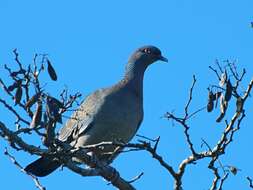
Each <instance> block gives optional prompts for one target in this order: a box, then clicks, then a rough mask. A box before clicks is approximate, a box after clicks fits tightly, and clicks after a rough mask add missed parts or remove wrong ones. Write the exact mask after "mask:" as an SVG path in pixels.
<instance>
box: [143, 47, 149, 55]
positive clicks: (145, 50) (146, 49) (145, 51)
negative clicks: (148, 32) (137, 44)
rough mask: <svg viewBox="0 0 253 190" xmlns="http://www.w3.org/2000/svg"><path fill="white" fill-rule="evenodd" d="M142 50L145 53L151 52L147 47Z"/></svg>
mask: <svg viewBox="0 0 253 190" xmlns="http://www.w3.org/2000/svg"><path fill="white" fill-rule="evenodd" d="M143 52H144V53H147V54H150V53H151V51H150V49H148V48H145V49H144V50H143Z"/></svg>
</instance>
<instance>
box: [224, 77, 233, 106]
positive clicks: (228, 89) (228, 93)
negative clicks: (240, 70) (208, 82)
mask: <svg viewBox="0 0 253 190" xmlns="http://www.w3.org/2000/svg"><path fill="white" fill-rule="evenodd" d="M232 91H233V86H232V84H231V82H230V80H228V82H227V84H226V92H225V100H226V101H227V102H228V101H229V100H230V99H231V97H232Z"/></svg>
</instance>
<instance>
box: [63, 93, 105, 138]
mask: <svg viewBox="0 0 253 190" xmlns="http://www.w3.org/2000/svg"><path fill="white" fill-rule="evenodd" d="M104 96H105V92H104V90H103V89H101V90H97V91H95V92H94V93H92V94H90V95H89V96H87V98H86V99H85V100H84V101H83V103H82V104H81V105H80V107H79V108H78V110H76V111H75V112H74V113H73V115H72V116H71V118H70V119H69V120H68V121H67V123H66V125H65V126H64V127H63V128H62V129H61V130H60V131H59V136H58V139H59V140H61V141H67V140H68V139H69V138H70V139H75V138H76V137H78V136H79V135H80V134H83V133H86V132H87V131H88V130H89V128H91V127H92V124H93V122H94V116H95V115H96V113H97V112H98V110H99V108H100V106H101V105H102V104H103V101H104ZM70 141H72V140H70Z"/></svg>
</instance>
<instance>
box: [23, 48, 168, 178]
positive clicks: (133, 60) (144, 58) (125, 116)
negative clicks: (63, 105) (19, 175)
mask: <svg viewBox="0 0 253 190" xmlns="http://www.w3.org/2000/svg"><path fill="white" fill-rule="evenodd" d="M159 60H160V61H163V62H168V60H167V59H166V58H165V57H163V56H162V54H161V51H160V50H159V49H158V48H157V47H155V46H152V45H147V46H143V47H141V48H138V49H137V50H136V51H135V52H134V53H133V54H132V55H131V56H130V58H129V60H128V63H127V65H126V69H125V74H124V77H123V78H122V79H121V80H120V81H119V82H117V83H116V84H115V85H113V86H111V87H108V88H102V89H99V90H96V91H95V92H93V93H91V94H90V95H88V96H87V97H86V98H85V100H84V101H83V102H82V103H81V105H80V107H79V108H78V109H77V111H75V112H74V113H73V115H72V116H71V119H69V120H68V121H67V122H66V124H65V126H64V127H63V128H62V129H61V130H60V131H59V135H58V137H57V138H58V140H60V141H62V142H65V143H68V144H70V145H71V146H72V147H74V148H82V147H85V146H87V145H93V144H97V143H101V142H123V143H128V142H129V141H130V140H131V139H132V138H133V137H134V136H135V134H136V132H137V130H138V129H139V127H140V125H141V122H142V120H143V78H144V73H145V70H146V69H147V67H148V66H149V65H151V64H152V63H154V62H156V61H159ZM119 149H120V148H119V147H117V146H114V145H110V146H104V147H103V148H101V147H100V148H97V149H94V150H92V154H93V155H95V157H96V158H97V159H98V160H99V161H101V162H102V163H105V164H110V163H111V162H112V161H113V160H114V159H115V157H116V156H117V155H118V154H117V153H115V152H117V150H119ZM112 153H114V154H112ZM72 159H73V160H74V161H77V162H78V160H75V158H72ZM79 162H81V161H79ZM61 165H62V163H61V162H60V161H59V160H58V159H57V158H51V157H50V158H49V157H46V156H42V157H40V158H39V159H38V160H36V161H34V162H32V163H31V164H29V165H28V166H27V167H26V168H25V171H27V172H29V173H31V174H33V175H35V176H38V177H43V176H47V175H49V174H50V173H52V172H53V171H54V170H56V169H57V168H58V167H60V166H61Z"/></svg>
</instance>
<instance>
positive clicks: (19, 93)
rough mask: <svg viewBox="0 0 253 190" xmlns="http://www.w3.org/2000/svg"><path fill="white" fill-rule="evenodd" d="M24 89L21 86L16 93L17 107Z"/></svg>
mask: <svg viewBox="0 0 253 190" xmlns="http://www.w3.org/2000/svg"><path fill="white" fill-rule="evenodd" d="M22 93H23V91H22V87H21V86H19V87H18V88H17V90H16V93H15V96H14V102H15V105H17V104H19V103H20V101H21V99H22Z"/></svg>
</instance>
